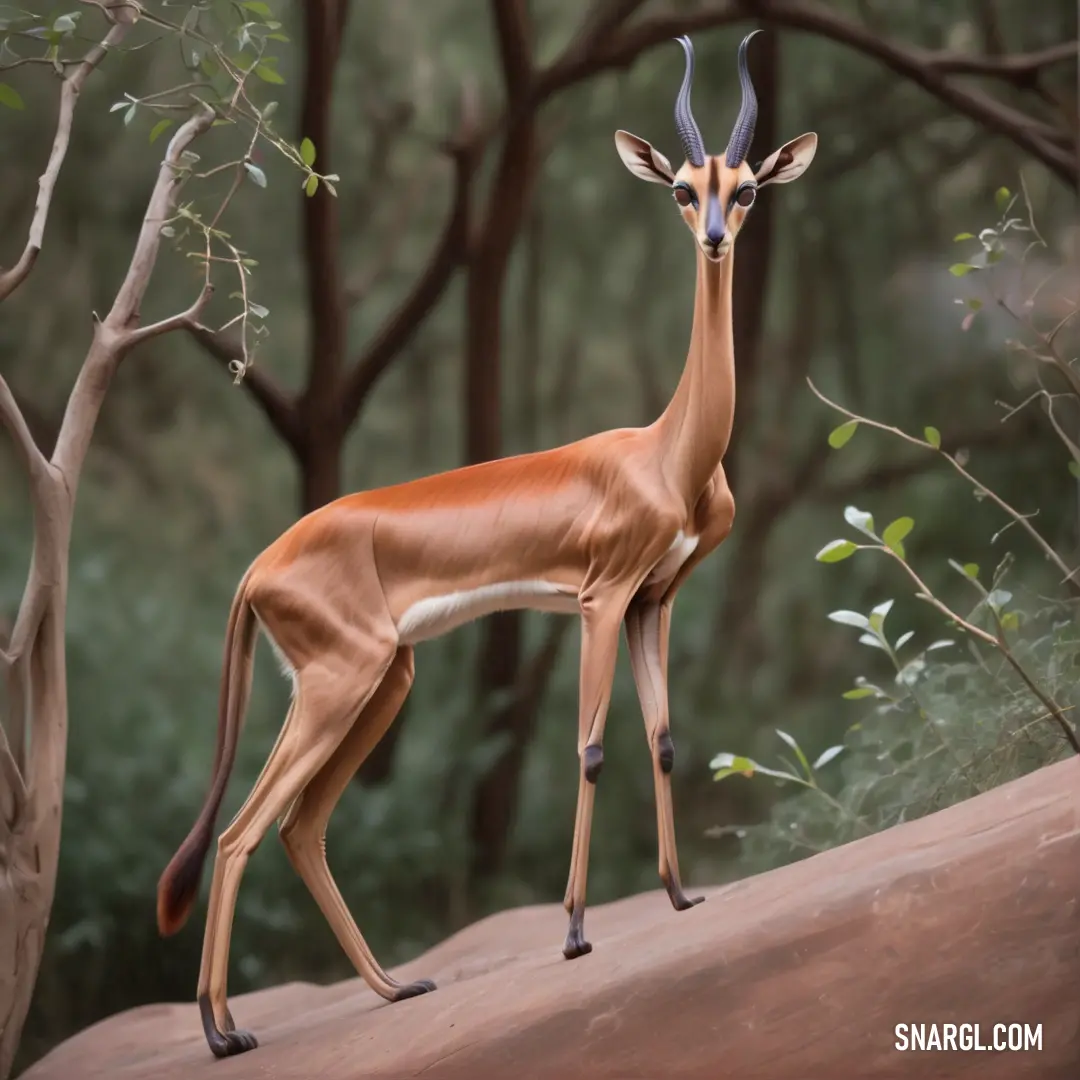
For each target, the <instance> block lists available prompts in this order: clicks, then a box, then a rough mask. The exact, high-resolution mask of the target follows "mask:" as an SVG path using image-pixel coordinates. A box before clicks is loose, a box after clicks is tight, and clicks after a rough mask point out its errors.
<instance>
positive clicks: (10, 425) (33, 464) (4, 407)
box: [0, 375, 49, 482]
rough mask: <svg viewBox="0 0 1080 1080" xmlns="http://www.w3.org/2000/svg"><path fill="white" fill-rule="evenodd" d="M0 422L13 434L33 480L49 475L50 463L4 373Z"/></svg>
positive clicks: (24, 464)
mask: <svg viewBox="0 0 1080 1080" xmlns="http://www.w3.org/2000/svg"><path fill="white" fill-rule="evenodd" d="M0 424H2V425H3V426H4V427H5V428H6V429H7V431H8V433H9V434H10V435H11V439H12V442H14V444H15V452H16V453H17V454H18V456H19V461H20V462H21V463H22V466H23V468H24V469H25V470H26V474H27V476H29V477H30V480H31V482H33V481H34V479H35V477H37V476H40V475H43V474H45V475H47V474H48V471H49V463H48V461H46V460H45V455H44V454H42V452H41V451H40V450H39V449H38V445H37V443H36V442H35V441H34V436H33V435H32V434H31V433H30V428H29V426H28V424H27V423H26V417H24V416H23V414H22V410H21V409H20V408H19V405H18V402H16V400H15V395H14V394H13V393H12V392H11V387H10V386H8V384H7V380H6V379H5V378H4V376H3V375H0Z"/></svg>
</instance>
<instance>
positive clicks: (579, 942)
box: [562, 933, 592, 960]
mask: <svg viewBox="0 0 1080 1080" xmlns="http://www.w3.org/2000/svg"><path fill="white" fill-rule="evenodd" d="M591 952H592V943H591V942H588V941H586V940H585V936H584V935H583V934H580V933H579V934H567V935H566V944H565V945H563V947H562V954H563V956H565V957H566V959H567V960H575V959H577V957H579V956H588V954H589V953H591Z"/></svg>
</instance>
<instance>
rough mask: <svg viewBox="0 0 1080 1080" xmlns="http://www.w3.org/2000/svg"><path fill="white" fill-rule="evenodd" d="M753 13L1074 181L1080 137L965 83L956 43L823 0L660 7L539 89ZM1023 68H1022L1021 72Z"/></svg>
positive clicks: (1006, 72) (550, 90) (1009, 72)
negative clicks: (875, 72) (905, 84)
mask: <svg viewBox="0 0 1080 1080" xmlns="http://www.w3.org/2000/svg"><path fill="white" fill-rule="evenodd" d="M750 14H752V15H753V17H754V18H755V19H757V20H759V21H763V22H768V23H772V24H774V25H776V26H783V27H787V28H789V29H792V30H803V31H805V32H807V33H811V34H816V35H818V36H820V37H825V38H829V39H830V40H832V41H835V42H838V43H839V44H842V45H846V46H848V47H849V48H852V49H854V50H855V51H856V52H860V53H862V54H864V55H866V56H870V57H872V58H873V59H875V60H877V61H878V62H880V63H882V64H884V65H885V66H886V67H888V68H890V69H891V70H892V71H894V72H895V73H896V74H898V75H901V76H903V77H904V78H906V79H908V80H910V81H911V82H914V83H915V84H916V85H918V86H920V87H922V88H923V89H924V90H926V91H927V92H928V93H931V94H933V95H934V96H935V97H937V98H938V99H939V100H940V101H943V102H945V103H946V104H947V105H949V106H951V107H952V108H953V109H955V110H956V111H957V112H959V113H961V114H962V115H964V116H966V117H968V118H969V119H971V120H974V121H976V122H977V123H980V124H982V125H984V126H985V127H987V128H990V129H991V130H993V131H996V132H998V133H999V134H1001V135H1005V136H1006V137H1008V138H1009V139H1011V140H1012V141H1013V142H1014V143H1016V145H1018V146H1020V147H1021V148H1023V149H1024V150H1026V151H1027V152H1028V153H1030V154H1031V155H1032V156H1034V157H1036V158H1038V159H1039V160H1040V161H1042V162H1043V164H1044V165H1046V166H1047V168H1049V169H1050V170H1052V171H1053V172H1054V173H1055V174H1056V175H1058V176H1060V177H1061V178H1062V179H1064V180H1066V181H1067V182H1069V183H1070V184H1072V185H1074V186H1075V184H1076V182H1077V178H1078V169H1077V161H1076V154H1075V153H1074V152H1072V150H1071V147H1073V146H1075V137H1074V136H1073V135H1072V134H1071V133H1068V134H1067V139H1068V145H1067V146H1064V147H1063V146H1060V145H1055V142H1053V141H1049V140H1054V139H1056V138H1058V137H1060V136H1061V135H1062V134H1063V133H1062V132H1061V131H1060V129H1058V128H1055V127H1053V126H1051V125H1048V124H1046V123H1045V122H1043V121H1041V120H1037V119H1036V118H1034V117H1032V116H1030V115H1028V114H1027V113H1024V112H1021V111H1020V110H1018V109H1015V108H1013V107H1012V106H1010V105H1007V104H1005V103H1003V102H1000V101H998V100H996V99H995V98H993V97H991V96H989V95H988V94H986V93H984V92H983V91H981V90H978V89H974V88H967V87H962V86H957V85H956V84H955V83H953V82H950V81H949V79H948V77H947V76H948V74H950V73H952V74H956V73H960V72H961V71H970V68H971V65H972V62H973V61H972V60H970V59H969V58H966V57H964V56H962V55H960V54H957V53H955V52H952V51H938V52H935V51H931V50H927V49H924V48H921V47H919V46H915V45H906V44H903V43H900V42H897V41H894V40H891V39H889V38H884V37H879V36H878V35H877V34H875V33H874V32H872V31H871V30H869V29H867V27H865V26H863V25H861V24H860V23H858V22H854V21H852V20H850V19H848V18H846V17H845V16H844V15H842V14H839V13H837V12H836V11H834V10H833V9H831V8H828V7H826V6H825V5H824V4H821V3H819V2H817V0H758V3H756V4H755V5H754V6H753V9H752V11H751V10H750V9H748V8H747V6H746V5H745V4H744V3H743V2H741V0H722V2H719V3H715V4H713V5H711V6H709V7H705V8H702V9H700V10H698V11H694V12H690V13H688V14H686V15H679V14H673V15H657V16H654V17H653V18H650V19H643V20H641V21H640V22H638V23H636V24H635V25H633V26H632V27H630V28H628V29H625V30H623V31H622V32H621V33H620V34H618V35H615V36H613V37H612V38H611V40H610V41H609V42H608V43H607V45H606V46H602V47H599V48H598V49H597V50H596V51H594V52H592V53H591V54H587V55H581V54H577V53H575V52H574V51H573V50H568V51H567V53H565V54H564V55H563V56H562V57H560V58H559V59H558V60H556V61H555V62H554V63H553V64H551V65H550V66H548V67H547V68H545V69H544V70H543V71H541V72H540V74H539V76H538V78H537V94H538V96H539V97H540V98H542V99H543V98H547V97H550V96H551V95H553V94H554V93H556V92H557V91H559V90H561V89H563V88H565V87H567V86H570V85H572V84H574V83H577V82H580V81H582V80H583V79H586V78H589V77H590V76H592V75H595V74H597V73H598V72H600V71H604V70H611V69H619V68H627V67H629V66H630V65H631V64H632V63H633V62H634V61H635V60H636V59H637V58H638V56H640V55H641V53H642V52H644V51H645V50H647V49H649V48H651V47H652V46H654V45H657V44H659V43H661V42H663V41H666V40H667V39H669V38H672V37H675V36H677V35H679V34H685V33H691V32H694V31H700V30H707V29H711V28H713V27H717V26H723V25H727V24H731V23H735V22H740V21H742V20H743V19H745V18H747V17H748V16H749V15H750ZM1048 54H1049V50H1043V51H1042V52H1040V53H1031V54H1021V55H1019V56H1013V57H1009V56H1003V57H995V58H986V59H985V60H984V61H980V62H979V73H980V74H986V75H996V76H998V77H1000V78H1004V79H1008V80H1010V81H1015V79H1016V78H1017V77H1020V76H1023V75H1024V73H1025V72H1027V71H1030V70H1032V69H1033V68H1034V69H1037V67H1038V66H1039V65H1045V64H1047V63H1050V62H1057V61H1058V60H1059V59H1061V58H1062V57H1061V56H1060V55H1059V53H1058V51H1057V50H1055V51H1054V52H1053V53H1052V54H1049V55H1048ZM1018 73H1019V74H1018Z"/></svg>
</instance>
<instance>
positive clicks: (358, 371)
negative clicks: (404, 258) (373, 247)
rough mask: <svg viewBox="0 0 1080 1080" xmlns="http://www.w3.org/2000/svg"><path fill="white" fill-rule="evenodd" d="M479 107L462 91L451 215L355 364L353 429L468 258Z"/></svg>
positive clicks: (350, 407) (350, 402)
mask: <svg viewBox="0 0 1080 1080" xmlns="http://www.w3.org/2000/svg"><path fill="white" fill-rule="evenodd" d="M478 125H479V117H478V103H477V101H476V98H475V94H474V93H473V89H472V87H471V86H467V87H465V88H463V90H462V104H461V121H460V125H459V128H458V132H457V134H456V135H455V136H454V138H452V139H451V140H450V141H449V142H448V143H447V145H446V150H447V152H448V153H449V154H450V156H451V158H452V159H453V162H454V194H453V198H452V201H451V205H450V214H449V216H448V218H447V220H446V225H445V226H444V228H443V232H442V236H441V237H440V238H439V242H438V244H436V246H435V250H434V251H433V252H432V253H431V258H430V259H429V260H428V264H427V266H426V267H425V269H424V271H423V273H422V274H421V275H420V277H419V278H417V280H416V282H415V283H414V284H413V287H412V289H411V290H410V291H409V293H408V295H407V296H406V297H405V299H404V300H403V301H402V302H401V304H400V305H399V307H398V308H397V310H396V311H394V312H393V314H391V315H390V317H389V318H388V319H387V320H386V322H385V323H384V324H383V326H382V328H381V329H380V330H379V332H378V333H377V334H376V335H375V337H374V339H373V340H372V341H370V342H369V343H368V345H367V347H366V348H365V349H364V350H363V352H362V353H361V354H360V356H359V357H358V359H357V360H356V362H355V363H354V364H353V366H352V368H351V370H350V371H349V374H348V375H347V377H346V380H345V388H344V392H343V394H342V404H341V409H342V416H343V418H344V422H345V425H346V426H348V425H349V424H351V423H352V422H353V420H354V419H355V418H356V415H357V413H358V412H359V411H360V406H361V405H362V404H363V402H364V399H365V398H366V397H367V395H368V394H369V393H370V392H371V389H372V387H373V386H374V385H375V383H376V382H377V381H378V379H379V377H380V376H381V375H382V374H383V372H384V371H385V370H386V369H387V367H389V365H390V363H391V361H392V360H393V359H394V357H395V356H396V355H397V354H398V352H399V351H400V350H401V349H402V348H403V347H404V346H405V345H407V344H408V342H409V340H410V339H411V338H412V336H413V334H415V333H416V331H417V330H418V329H419V327H420V324H421V322H422V321H423V319H424V317H425V316H426V315H427V313H428V312H429V311H431V309H432V308H434V306H435V305H436V304H437V303H438V301H439V299H440V298H441V296H442V294H443V292H444V290H445V289H446V286H447V285H448V284H449V282H450V278H451V277H452V276H453V273H454V271H455V270H456V269H457V267H458V265H459V264H460V263H461V262H462V260H463V259H464V258H465V257H466V256H467V255H468V248H469V231H470V225H471V214H470V201H471V199H470V196H471V192H472V181H473V176H474V174H475V172H476V166H477V164H478V159H479V151H480V148H481V146H482V144H481V143H480V140H479V138H478V135H477V132H478Z"/></svg>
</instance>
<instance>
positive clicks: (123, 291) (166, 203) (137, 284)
mask: <svg viewBox="0 0 1080 1080" xmlns="http://www.w3.org/2000/svg"><path fill="white" fill-rule="evenodd" d="M213 120H214V112H213V110H212V109H210V108H209V107H207V106H205V105H202V104H201V103H200V105H199V108H198V110H197V111H196V113H195V114H194V115H193V116H191V117H190V118H189V119H188V120H186V121H185V122H184V123H183V124H181V126H180V127H179V128H178V129H177V131H176V133H175V134H174V135H173V137H172V139H170V140H169V146H168V149H167V150H166V151H165V157H164V159H163V160H162V162H161V167H160V169H159V170H158V176H157V180H156V181H155V183H154V188H153V190H152V191H151V193H150V198H149V200H148V202H147V206H146V213H145V214H144V215H143V221H142V227H141V228H140V230H139V238H138V240H137V241H136V243H135V251H134V252H133V254H132V256H131V262H130V263H129V264H128V271H127V274H126V275H125V277H124V280H123V282H122V284H121V285H120V289H119V290H118V292H117V294H116V299H115V300H114V301H113V305H112V308H111V309H110V310H109V313H108V315H106V316H105V318H104V319H103V320H102V321H101V322H99V323H97V324H96V326H95V327H94V341H93V342H92V344H91V346H90V351H89V353H88V354H87V358H86V360H85V361H84V363H83V366H82V369H81V370H80V371H79V375H78V378H77V380H76V382H75V386H74V387H73V389H72V391H71V396H70V397H69V398H68V405H67V411H66V412H65V413H64V420H63V422H62V424H61V425H60V433H59V435H58V436H57V438H56V448H55V449H54V451H53V456H52V464H53V465H54V466H55V467H56V468H57V469H59V470H60V472H61V474H62V476H63V479H64V483H65V484H66V486H67V490H68V492H69V495H70V496H72V497H73V495H74V492H75V488H76V485H77V483H78V476H79V473H80V472H81V471H82V466H83V462H84V461H85V460H86V452H87V450H88V449H89V446H90V439H91V437H92V436H93V433H94V426H95V424H96V422H97V416H98V413H99V412H100V410H101V405H102V403H103V401H104V399H105V392H106V391H107V390H108V386H109V382H110V380H111V379H112V376H113V373H114V372H115V370H116V367H117V365H118V364H119V363H120V361H121V360H122V359H123V357H124V355H125V354H126V352H127V351H128V350H129V349H130V348H131V347H132V345H133V341H132V335H133V332H135V331H137V329H138V325H139V306H140V304H141V303H142V300H143V297H144V296H145V294H146V288H147V286H148V285H149V284H150V275H151V273H152V272H153V269H154V263H155V262H156V261H157V256H158V251H159V249H160V247H161V224H162V222H163V221H165V220H166V218H168V217H169V216H170V213H171V211H172V206H173V201H174V198H175V195H176V189H177V187H178V186H179V185H180V183H181V182H182V179H183V177H184V175H185V174H184V170H183V169H182V167H181V165H180V160H181V155H182V154H183V152H184V151H185V150H186V149H187V148H188V146H190V145H191V143H192V142H193V141H194V140H195V139H197V138H198V137H199V136H200V135H202V134H203V133H204V132H206V131H208V130H209V128H210V125H211V123H213Z"/></svg>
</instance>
